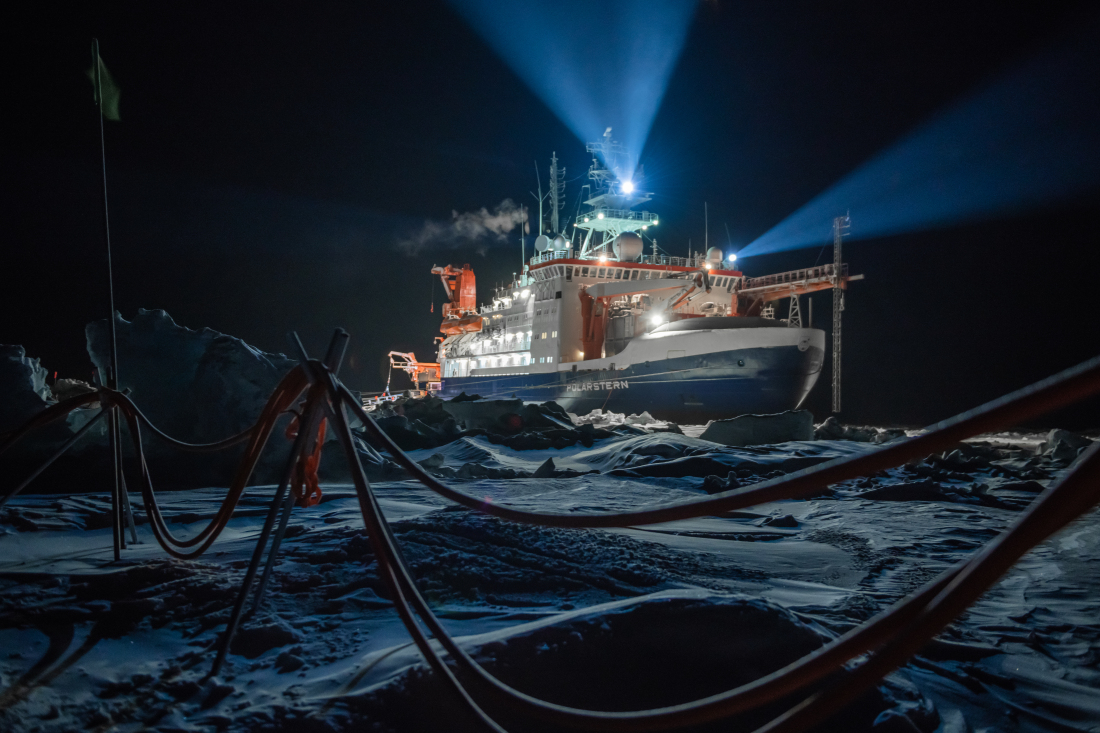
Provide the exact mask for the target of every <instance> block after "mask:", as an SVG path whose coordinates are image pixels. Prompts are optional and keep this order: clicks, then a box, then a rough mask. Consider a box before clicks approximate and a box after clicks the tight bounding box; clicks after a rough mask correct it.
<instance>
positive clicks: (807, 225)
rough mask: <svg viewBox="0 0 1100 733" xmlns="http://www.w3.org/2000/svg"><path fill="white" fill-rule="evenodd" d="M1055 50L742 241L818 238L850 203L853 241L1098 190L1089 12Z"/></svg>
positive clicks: (1098, 113)
mask: <svg viewBox="0 0 1100 733" xmlns="http://www.w3.org/2000/svg"><path fill="white" fill-rule="evenodd" d="M1087 25H1088V26H1089V27H1088V28H1085V29H1083V30H1084V32H1082V33H1079V34H1077V35H1076V36H1075V37H1074V38H1073V39H1070V40H1069V41H1067V42H1066V43H1064V44H1063V45H1062V46H1060V47H1059V48H1056V49H1053V50H1049V51H1047V52H1045V53H1043V54H1040V55H1038V56H1036V57H1033V58H1032V59H1031V60H1029V61H1028V62H1026V63H1024V64H1022V65H1020V66H1019V67H1017V68H1016V69H1014V70H1013V71H1011V72H1010V73H1008V74H1006V75H1005V76H1003V77H1002V78H1001V79H999V80H998V81H997V82H995V83H993V84H991V85H989V86H987V87H985V88H984V89H982V90H980V91H979V92H978V93H977V94H975V95H973V96H971V97H969V98H968V99H966V100H965V101H963V102H961V103H959V104H956V105H955V106H953V107H951V108H949V109H947V110H946V111H944V112H941V113H940V114H938V115H937V116H935V117H934V118H933V119H931V120H930V121H929V122H927V123H926V124H924V125H923V126H921V127H919V128H917V129H916V130H915V131H914V132H913V133H911V134H910V135H909V136H908V137H906V138H905V139H903V140H902V141H901V142H899V143H898V144H896V145H895V146H893V147H892V148H890V149H888V150H886V151H885V152H883V153H881V154H879V155H878V156H876V157H875V158H873V159H871V160H870V161H868V162H867V163H865V164H864V165H863V166H861V167H859V168H857V169H856V170H855V171H853V172H852V173H850V174H849V175H848V176H846V177H845V178H843V179H842V180H840V181H839V182H838V183H836V184H835V185H833V186H832V187H830V188H829V189H827V190H826V191H824V192H823V193H821V194H820V195H819V196H817V197H816V198H814V199H813V200H812V201H810V202H809V203H807V204H806V205H805V206H803V207H802V208H800V209H798V210H797V211H796V212H794V213H793V214H791V215H790V216H789V217H787V218H786V219H785V220H784V221H782V222H781V223H779V224H778V225H776V226H775V227H773V228H772V229H771V230H770V231H768V232H767V233H765V234H764V235H763V236H762V237H760V238H759V239H757V240H756V241H754V242H752V243H751V244H749V245H748V246H747V247H745V248H744V249H743V250H742V251H741V252H740V255H741V256H742V257H744V256H746V255H760V254H768V253H772V252H782V251H786V250H792V249H800V248H803V247H814V246H819V245H821V244H822V242H825V241H826V240H828V239H829V227H830V226H831V222H832V219H833V217H835V216H838V215H842V214H844V213H845V212H847V211H851V214H852V219H853V221H854V222H856V224H855V226H853V227H852V233H851V234H852V238H853V239H867V238H872V237H882V236H889V235H894V234H902V233H906V232H913V231H922V230H926V229H933V228H938V227H945V226H952V225H956V224H961V223H965V222H970V221H978V220H982V219H989V218H995V217H997V216H1001V215H1004V214H1007V213H1012V212H1019V211H1024V210H1028V209H1033V208H1037V207H1039V206H1043V205H1047V204H1051V203H1054V202H1057V201H1060V200H1065V199H1069V198H1072V197H1073V196H1076V195H1080V194H1083V193H1087V192H1088V191H1089V190H1091V189H1095V188H1096V187H1097V186H1100V75H1097V74H1096V72H1095V70H1096V69H1097V68H1100V44H1096V43H1095V41H1094V39H1095V38H1096V35H1097V31H1098V30H1100V16H1096V17H1094V18H1093V19H1092V23H1090V24H1087Z"/></svg>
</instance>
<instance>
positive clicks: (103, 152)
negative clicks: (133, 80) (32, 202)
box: [92, 38, 118, 389]
mask: <svg viewBox="0 0 1100 733" xmlns="http://www.w3.org/2000/svg"><path fill="white" fill-rule="evenodd" d="M92 69H93V70H94V72H95V99H96V104H97V106H98V108H99V153H100V159H101V162H102V164H103V242H104V244H105V245H106V247H107V298H108V301H109V304H110V307H111V311H110V315H109V317H108V319H107V327H108V329H109V333H110V336H111V349H110V352H109V354H108V363H107V386H108V387H110V388H111V389H118V347H117V344H116V339H115V277H114V270H113V268H112V264H111V224H110V218H109V216H108V213H107V142H106V139H105V137H104V134H103V81H102V77H101V75H100V69H101V63H100V60H99V39H98V38H93V39H92Z"/></svg>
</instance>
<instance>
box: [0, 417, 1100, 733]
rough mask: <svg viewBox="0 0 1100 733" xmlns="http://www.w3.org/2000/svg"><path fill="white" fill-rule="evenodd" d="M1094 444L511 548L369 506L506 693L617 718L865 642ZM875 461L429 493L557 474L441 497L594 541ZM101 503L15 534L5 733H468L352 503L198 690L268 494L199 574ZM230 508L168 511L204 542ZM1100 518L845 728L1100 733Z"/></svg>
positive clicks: (1023, 445) (932, 460)
mask: <svg viewBox="0 0 1100 733" xmlns="http://www.w3.org/2000/svg"><path fill="white" fill-rule="evenodd" d="M684 432H685V433H690V432H691V431H690V430H685V431H684ZM1082 440H1087V438H1081V437H1080V436H1073V437H1072V438H1069V437H1067V436H1065V435H1055V436H1047V435H1041V436H1035V435H1024V434H1016V435H1015V436H1014V435H1012V434H1001V435H998V436H983V437H982V438H980V439H978V440H975V441H971V442H968V443H966V444H963V445H961V446H960V447H959V448H958V449H957V450H956V451H951V452H947V453H946V454H941V455H937V456H930V457H929V458H928V459H926V460H925V461H922V462H919V463H913V464H909V465H906V466H903V467H900V468H897V469H893V470H890V471H886V472H883V473H881V474H878V475H876V476H871V477H867V478H863V479H858V480H854V481H848V482H844V483H842V484H837V485H833V486H831V487H822V492H821V494H820V495H817V496H815V497H812V498H809V499H806V500H799V501H783V502H776V503H772V504H766V505H761V506H757V507H753V508H752V509H751V510H746V511H737V512H729V513H728V514H726V515H722V516H709V517H700V518H697V519H691V520H684V521H678V522H671V523H666V524H659V525H650V526H645V527H631V528H624V529H618V530H566V529H553V528H544V527H537V526H531V525H524V524H516V523H511V522H505V521H502V520H499V519H495V518H492V517H488V516H486V515H483V514H479V513H477V512H472V511H469V510H466V509H463V508H458V507H455V506H453V505H450V504H449V503H448V502H446V501H444V500H443V499H441V498H440V497H438V496H436V495H435V494H433V493H431V492H429V491H428V490H426V489H425V488H424V487H422V486H421V485H420V484H418V483H416V482H413V481H408V480H391V481H383V482H376V483H375V484H374V486H375V488H376V490H377V493H378V496H379V499H380V502H381V505H382V508H383V511H384V512H385V514H386V516H387V518H388V519H389V521H390V522H391V523H392V525H393V528H394V531H395V533H396V536H397V539H398V541H399V543H400V545H401V549H402V554H403V555H404V557H405V559H406V561H407V562H408V564H409V567H410V568H411V570H412V572H413V573H414V575H415V576H416V578H417V582H418V584H419V587H420V588H421V590H422V591H423V592H424V594H425V595H426V597H427V598H428V600H429V602H430V603H431V604H432V606H433V608H434V609H435V611H436V613H437V614H438V615H439V616H440V617H441V618H442V619H443V621H444V623H445V625H446V627H447V628H448V629H449V630H450V632H451V633H452V634H454V635H455V636H457V637H458V638H459V639H460V642H461V643H462V644H463V645H464V647H465V648H467V649H468V650H470V652H471V653H472V654H474V656H475V657H476V658H477V659H479V660H480V661H481V662H482V663H483V664H485V665H486V667H487V668H488V669H490V670H491V671H492V672H493V673H494V674H497V675H499V676H500V677H501V678H502V679H503V680H505V681H506V682H508V683H509V684H512V685H515V686H516V687H517V688H519V689H521V690H524V691H526V692H529V693H531V694H535V695H538V696H540V697H543V698H545V699H548V700H553V701H557V702H562V703H567V704H574V705H581V706H587V707H593V708H602V709H619V710H625V709H635V708H644V707H649V706H652V705H657V704H671V703H676V702H684V701H687V700H690V699H693V698H696V697H701V696H704V695H708V694H713V693H715V692H719V691H721V690H722V689H726V688H729V687H733V686H736V685H739V684H742V683H743V682H745V681H747V680H750V679H753V678H755V677H758V676H760V675H762V674H766V673H767V672H769V671H771V670H774V669H775V668H777V667H778V666H781V665H782V664H785V663H787V662H789V661H791V660H793V659H795V658H797V657H798V656H800V655H802V654H804V653H806V652H807V651H810V650H812V649H814V648H816V647H817V646H819V645H820V644H821V643H822V642H823V641H824V640H827V639H829V638H832V637H834V636H836V635H838V634H840V633H843V632H844V631H846V630H847V629H850V628H852V627H853V626H854V625H856V624H858V623H860V622H862V621H864V620H866V619H868V618H870V617H871V616H873V615H874V614H875V613H877V612H879V611H881V610H883V609H884V608H886V607H887V606H888V605H889V604H890V603H891V602H893V601H895V600H897V599H899V598H901V597H902V596H904V595H905V594H907V593H909V592H910V591H912V590H914V589H915V588H917V587H919V586H920V585H921V584H922V583H924V582H925V581H927V580H929V579H930V578H932V577H934V576H935V575H936V574H937V573H939V572H940V571H942V570H943V569H945V568H947V567H949V566H950V565H951V564H953V563H955V562H957V561H958V560H960V559H962V558H965V557H967V556H968V555H970V554H971V553H973V552H975V551H976V550H978V549H979V548H980V547H981V546H982V545H983V544H984V543H985V542H987V541H988V540H989V539H990V538H992V537H994V536H996V534H997V533H999V532H1001V531H1002V530H1004V529H1005V528H1006V527H1007V526H1008V525H1009V524H1010V523H1011V522H1012V521H1013V520H1014V519H1015V518H1016V517H1017V516H1019V513H1020V511H1021V510H1022V509H1024V508H1025V507H1026V506H1027V505H1028V504H1029V503H1030V502H1031V501H1033V500H1034V499H1035V497H1036V495H1037V493H1038V492H1041V491H1042V490H1043V489H1044V488H1045V486H1047V485H1048V484H1049V483H1050V482H1051V481H1052V480H1054V479H1056V478H1057V477H1058V476H1059V475H1061V474H1062V473H1063V472H1064V471H1065V470H1066V468H1067V467H1068V466H1069V465H1070V464H1071V463H1072V462H1073V461H1074V460H1076V455H1077V451H1079V450H1080V447H1078V448H1073V445H1078V446H1080V445H1083V443H1081V441H1082ZM874 447H875V446H874V445H873V444H871V443H867V442H858V441H854V440H848V439H836V440H816V441H797V442H790V443H782V444H778V445H771V446H755V447H748V448H734V447H727V446H721V445H717V444H715V443H710V442H709V441H704V440H701V439H699V438H698V437H691V435H690V434H685V435H680V434H676V433H668V432H661V433H651V434H644V435H633V434H631V435H622V434H615V435H612V436H611V437H607V438H601V439H599V440H597V441H596V442H595V443H594V444H593V446H592V447H591V448H588V449H586V448H585V447H584V446H583V445H580V444H577V445H573V446H570V447H568V448H564V449H556V448H547V449H539V450H516V449H513V448H510V447H508V446H506V445H502V444H499V443H494V442H492V441H491V440H490V439H489V436H467V437H463V438H460V439H458V440H455V441H453V442H451V443H448V444H446V445H443V446H438V447H435V448H430V449H424V450H419V451H413V452H412V454H411V455H412V456H413V458H414V459H415V460H417V461H420V462H422V463H424V464H426V465H429V466H431V468H430V469H429V470H433V471H442V470H443V469H445V468H448V467H450V468H454V469H457V468H459V467H461V466H463V465H466V464H477V465H481V466H485V467H488V468H494V469H497V470H500V471H503V470H504V469H513V470H514V471H515V472H516V473H517V475H519V474H520V473H527V474H534V473H535V471H537V470H538V468H539V467H540V466H542V465H543V464H545V463H546V461H547V459H551V458H552V459H553V466H554V471H555V473H554V474H553V475H551V476H550V477H548V478H523V477H517V478H510V479H508V478H478V477H470V478H465V479H461V478H455V479H448V480H453V481H454V482H455V485H456V486H459V487H461V488H462V489H463V490H464V491H466V492H468V493H472V494H474V495H477V496H483V497H484V498H485V500H486V501H489V502H495V503H503V504H509V505H512V506H516V507H520V508H524V509H534V510H541V511H553V512H577V513H584V512H605V511H622V510H627V509H637V508H642V507H647V506H656V505H660V504H664V503H669V502H674V501H683V500H685V499H689V498H692V497H696V496H701V495H703V494H704V492H705V489H704V485H705V484H706V483H707V482H708V481H709V482H711V483H712V484H713V483H714V482H715V481H718V482H723V483H721V485H722V486H725V485H727V484H728V483H729V482H732V481H736V482H737V483H738V484H739V485H742V486H744V485H751V484H752V483H753V482H755V481H757V480H760V479H762V478H766V477H769V476H775V475H780V474H782V473H788V472H790V471H794V470H798V469H801V468H805V467H807V466H811V465H814V464H816V463H819V462H821V461H825V460H829V459H832V458H836V457H840V456H848V455H854V454H858V453H860V452H863V451H867V450H872V449H874ZM326 450H328V449H326ZM434 456H440V457H439V458H436V457H434ZM719 470H720V471H721V472H720V473H719ZM398 478H400V476H399V477H398ZM86 488H87V487H82V486H79V485H74V486H73V493H72V494H71V495H58V494H52V495H35V494H29V495H26V496H21V497H19V498H18V499H16V500H14V501H13V502H12V503H11V504H9V506H8V507H7V508H6V509H5V510H4V511H3V512H2V513H0V649H2V650H3V653H2V654H0V729H4V730H32V729H33V730H40V731H67V730H73V729H83V730H91V729H99V730H107V729H116V730H122V731H130V730H134V731H136V730H162V731H167V730H179V731H208V730H219V731H225V730H229V731H249V732H252V731H283V730H285V731H296V730H346V729H357V730H358V729H377V730H394V731H419V730H444V729H445V730H477V728H476V727H475V726H474V724H473V723H472V722H471V721H469V720H467V719H466V717H465V716H464V713H462V712H461V710H460V708H459V707H458V706H457V704H456V703H455V702H454V700H453V699H451V698H450V697H449V694H448V693H447V691H446V690H445V689H444V688H443V687H442V685H440V684H439V682H438V680H436V679H435V678H434V676H433V675H432V674H431V673H430V672H428V671H427V669H426V667H425V665H424V663H423V660H422V659H421V657H420V655H419V653H418V652H417V651H416V648H415V647H414V646H412V645H411V643H410V640H409V638H408V636H407V634H406V632H405V629H404V627H403V626H402V624H401V622H400V620H399V619H398V618H397V615H396V613H395V611H394V609H393V607H392V604H391V603H390V602H389V601H388V600H387V597H386V596H387V590H386V588H385V586H384V584H383V583H382V582H381V581H380V579H379V577H378V575H377V567H376V564H375V562H374V556H373V552H372V550H371V546H370V543H369V541H368V538H367V537H366V534H365V531H364V529H363V522H362V516H361V513H360V509H359V506H358V502H357V499H356V498H355V492H354V491H353V489H352V488H351V487H350V486H349V485H347V484H339V483H334V484H325V486H324V499H323V501H322V503H320V504H319V505H317V506H314V507H310V508H305V509H299V508H296V509H295V510H294V513H293V514H292V517H291V522H290V526H289V530H288V533H287V539H286V540H285V542H284V543H283V549H282V552H281V555H280V559H279V563H278V565H277V567H276V570H275V573H274V577H273V581H272V584H271V586H270V588H269V591H268V595H267V598H266V601H265V603H264V605H263V607H262V608H261V609H260V611H259V612H258V613H257V614H256V615H255V616H253V617H249V618H246V620H245V622H244V624H243V625H242V631H241V637H240V639H239V640H238V642H237V644H236V645H235V647H234V651H233V652H232V653H231V654H230V655H229V658H228V662H227V665H226V667H225V668H224V669H223V673H222V675H221V676H220V677H219V678H217V679H209V678H207V677H206V673H207V671H208V669H209V666H210V664H211V662H212V661H213V651H212V650H211V645H212V644H214V643H215V641H216V638H217V635H218V633H219V632H220V630H221V629H222V628H223V627H224V623H225V621H226V619H227V617H228V613H229V606H230V604H231V603H232V601H233V598H234V597H235V593H236V591H237V589H238V587H239V583H240V579H241V576H242V573H243V568H244V566H245V565H246V564H247V561H248V558H249V556H250V553H251V550H252V546H253V544H254V542H255V539H256V537H257V535H258V532H259V529H260V526H261V524H262V521H263V516H264V514H265V512H266V510H267V505H268V503H269V502H270V497H271V494H272V490H273V487H272V486H270V485H264V486H255V487H251V488H250V489H249V490H248V491H247V492H246V493H245V495H244V498H243V500H242V502H241V503H240V505H239V506H238V508H237V510H236V513H235V515H234V518H233V519H232V520H231V521H230V523H229V526H228V529H227V530H226V532H225V534H223V535H222V537H221V538H220V539H219V541H218V542H217V543H216V544H215V545H214V546H213V547H212V548H211V550H210V551H209V552H208V553H207V554H206V555H203V556H202V557H200V558H198V559H195V560H187V561H180V560H173V559H170V558H169V557H168V556H166V555H165V553H164V552H163V551H162V550H161V549H160V548H159V547H158V546H157V545H156V543H155V542H154V541H153V538H152V535H151V532H150V531H149V527H148V525H147V524H146V523H145V518H144V517H145V512H144V507H143V504H142V500H141V497H140V496H138V495H136V494H135V495H134V497H133V501H134V504H135V513H136V515H137V518H138V521H139V525H138V534H139V537H140V540H141V541H140V543H139V544H136V545H132V546H131V547H129V548H128V549H127V550H125V552H124V554H123V559H122V561H120V562H117V563H116V562H114V561H113V560H112V553H111V549H110V541H111V530H110V527H109V516H110V514H109V506H108V503H107V497H106V496H104V495H103V494H102V493H87V492H86ZM223 494H224V489H223V488H218V487H211V488H206V489H199V490H192V491H180V492H166V493H163V494H161V495H160V503H161V507H162V510H163V512H164V514H165V517H166V519H167V521H168V522H169V523H170V526H171V527H172V530H173V532H174V533H176V534H177V535H179V536H187V535H188V534H189V533H193V532H195V531H197V530H198V529H199V528H201V527H202V526H204V524H205V523H206V522H207V521H209V519H210V518H211V517H212V516H213V513H214V511H215V510H216V508H217V505H218V502H219V501H220V499H221V497H222V496H223ZM1098 518H1100V516H1098V514H1097V513H1096V512H1095V511H1094V512H1093V513H1091V514H1089V515H1088V516H1086V517H1083V518H1082V519H1080V520H1078V521H1077V522H1075V523H1074V524H1072V525H1071V526H1070V527H1068V528H1067V529H1066V530H1064V531H1063V532H1061V533H1060V534H1058V535H1057V536H1055V537H1053V538H1052V539H1050V540H1049V541H1047V542H1045V543H1043V544H1042V545H1041V546H1039V547H1038V548H1036V549H1035V550H1033V551H1032V552H1030V553H1029V554H1028V555H1027V556H1025V558H1024V559H1023V560H1022V561H1021V562H1020V563H1019V564H1018V565H1017V566H1016V567H1015V568H1013V569H1012V570H1011V571H1010V572H1009V573H1008V574H1007V575H1006V576H1005V577H1004V578H1003V579H1002V580H1001V582H1000V583H998V585H997V586H995V587H994V588H993V589H992V590H991V591H990V592H988V593H987V594H986V595H985V596H983V598H982V599H981V600H980V601H979V602H978V603H977V604H975V605H974V606H973V607H972V608H971V609H970V610H969V611H968V612H967V613H966V614H965V615H964V616H962V617H961V618H960V619H958V620H957V621H956V622H955V623H954V624H952V625H951V626H950V627H949V628H948V629H947V630H946V631H945V632H944V633H943V634H942V635H941V636H940V637H939V638H938V639H937V640H936V641H935V642H934V643H933V644H931V645H929V646H928V647H927V648H926V649H924V650H922V652H921V654H920V655H919V656H917V657H915V658H914V659H913V660H912V662H911V663H910V664H908V665H906V666H905V667H903V668H902V669H901V670H899V671H898V672H896V673H895V674H893V675H891V676H890V677H889V678H887V680H885V681H884V682H883V683H882V684H881V685H880V686H879V688H878V689H877V690H876V691H875V692H874V694H873V695H871V696H869V697H868V698H867V699H865V700H863V701H861V702H860V703H859V704H858V705H856V706H854V707H853V708H852V709H851V710H850V711H848V713H846V714H845V717H844V718H843V725H842V726H841V727H840V728H837V727H835V726H834V727H833V728H831V729H836V730H841V729H843V730H872V729H874V730H888V729H906V730H912V729H913V728H914V727H915V728H916V729H917V730H923V731H929V732H931V731H935V730H944V731H949V730H950V731H963V730H973V731H978V730H1007V731H1016V730H1018V731H1047V730H1049V731H1065V730H1083V731H1090V730H1092V731H1095V730H1098V729H1100V728H1098V725H1100V708H1098V706H1097V703H1096V700H1097V699H1100V694H1098V688H1100V673H1098V672H1097V661H1098V660H1100V622H1098V619H1100V522H1098V521H1097V520H1098ZM776 712H777V710H776V709H769V710H765V711H762V712H759V713H755V714H753V715H750V716H747V717H745V718H742V719H741V720H740V721H739V722H738V723H737V725H738V727H739V728H740V727H745V726H752V725H757V724H759V723H761V722H763V720H765V719H766V715H767V714H769V713H770V714H774V713H776ZM754 716H755V717H754ZM761 716H764V717H761ZM501 720H502V722H504V723H505V724H506V725H509V726H511V729H512V730H524V731H527V730H544V729H545V730H550V728H545V727H539V724H537V723H531V722H530V721H519V720H515V719H511V718H508V716H507V715H502V716H501ZM876 721H877V722H876ZM371 726H374V728H371ZM890 726H894V727H893V728H891V727H890ZM899 726H900V727H899ZM704 729H706V730H726V729H728V725H723V726H712V727H711V728H699V729H698V730H704Z"/></svg>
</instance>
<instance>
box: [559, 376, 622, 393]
mask: <svg viewBox="0 0 1100 733" xmlns="http://www.w3.org/2000/svg"><path fill="white" fill-rule="evenodd" d="M567 389H568V391H570V392H592V391H597V390H605V389H630V382H628V381H627V380H625V379H622V380H615V381H607V382H571V383H570V384H569V385H568V388H567Z"/></svg>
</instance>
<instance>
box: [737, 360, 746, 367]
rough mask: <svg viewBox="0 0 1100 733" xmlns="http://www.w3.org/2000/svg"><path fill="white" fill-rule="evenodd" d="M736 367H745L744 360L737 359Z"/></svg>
mask: <svg viewBox="0 0 1100 733" xmlns="http://www.w3.org/2000/svg"><path fill="white" fill-rule="evenodd" d="M737 366H745V360H744V359H738V360H737Z"/></svg>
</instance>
